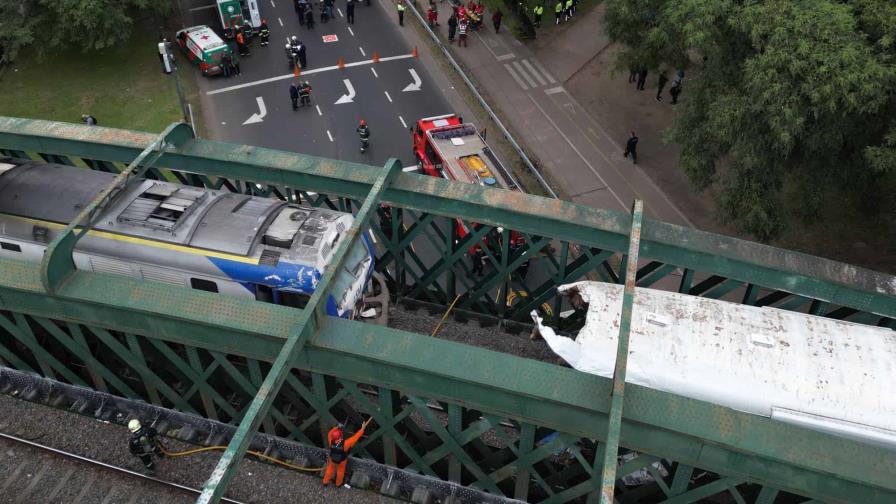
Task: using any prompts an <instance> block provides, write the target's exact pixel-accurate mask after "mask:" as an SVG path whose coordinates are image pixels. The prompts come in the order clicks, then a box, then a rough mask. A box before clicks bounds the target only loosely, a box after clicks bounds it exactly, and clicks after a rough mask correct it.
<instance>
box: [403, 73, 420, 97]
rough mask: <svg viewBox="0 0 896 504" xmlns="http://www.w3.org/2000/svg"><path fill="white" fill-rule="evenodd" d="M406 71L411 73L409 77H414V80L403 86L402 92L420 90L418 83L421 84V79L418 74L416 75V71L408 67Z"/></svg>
mask: <svg viewBox="0 0 896 504" xmlns="http://www.w3.org/2000/svg"><path fill="white" fill-rule="evenodd" d="M408 72H410V74H411V78H412V79H414V82H412V83H410V84H408V85H407V86H405V88H404V89H402V90H401V92H402V93H404V92H406V91H420V85H421V84H423V81H422V80H420V76H419V75H417V71H416V70H414V69H413V68H408Z"/></svg>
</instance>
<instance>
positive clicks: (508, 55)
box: [497, 53, 516, 61]
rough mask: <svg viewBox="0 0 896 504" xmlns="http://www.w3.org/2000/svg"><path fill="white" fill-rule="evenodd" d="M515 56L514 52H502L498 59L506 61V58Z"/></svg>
mask: <svg viewBox="0 0 896 504" xmlns="http://www.w3.org/2000/svg"><path fill="white" fill-rule="evenodd" d="M515 57H516V55H515V54H513V53H507V54H502V55H500V56H498V57H497V60H498V61H505V60H509V59H513V58H515Z"/></svg>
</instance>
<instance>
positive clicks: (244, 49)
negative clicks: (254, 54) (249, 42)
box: [236, 31, 249, 56]
mask: <svg viewBox="0 0 896 504" xmlns="http://www.w3.org/2000/svg"><path fill="white" fill-rule="evenodd" d="M236 48H237V50H238V51H239V53H240V56H248V55H249V48H248V46H246V37H245V36H244V35H243V32H242V31H238V32H236Z"/></svg>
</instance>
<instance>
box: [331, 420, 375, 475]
mask: <svg viewBox="0 0 896 504" xmlns="http://www.w3.org/2000/svg"><path fill="white" fill-rule="evenodd" d="M371 420H373V417H370V418H368V419H367V421H366V422H364V423H363V424H361V428H360V429H359V430H358V432H356V433H355V434H354V435H352V437H350V438H348V439H344V433H343V431H342V429H343V427H342V424H340V425H337V426H336V427H333V428H332V429H330V432H328V433H327V441H328V443H329V452H328V454H327V470H326V471H325V472H324V486H327V485H329V484H330V481H331V480H332V479H333V473H334V472H335V473H336V486H337V487H340V486H342V481H343V479H345V466H347V465H348V454H349V452H350V451H351V449H352V447H353V446H355V443H357V442H358V440H359V439H361V436H363V435H364V429H366V428H367V424H369V423H370V421H371Z"/></svg>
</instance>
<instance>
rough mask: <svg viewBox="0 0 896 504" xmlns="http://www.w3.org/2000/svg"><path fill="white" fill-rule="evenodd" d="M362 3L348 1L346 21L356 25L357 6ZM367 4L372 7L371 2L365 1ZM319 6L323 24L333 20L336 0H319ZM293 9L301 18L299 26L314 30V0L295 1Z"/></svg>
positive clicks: (357, 0)
mask: <svg viewBox="0 0 896 504" xmlns="http://www.w3.org/2000/svg"><path fill="white" fill-rule="evenodd" d="M360 1H361V0H346V2H345V20H346V21H347V22H348V23H349V24H355V5H356V4H357V3H359V2H360ZM365 2H366V4H367V6H370V0H365ZM317 4H318V6H317V8H318V10H319V11H320V22H321V23H326V22H328V21H329V20H330V19H333V7H334V0H318V2H317ZM293 7H295V10H296V16H298V18H299V24H300V25H302V26H307V27H308V29H309V30H310V29H312V28H314V0H293Z"/></svg>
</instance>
